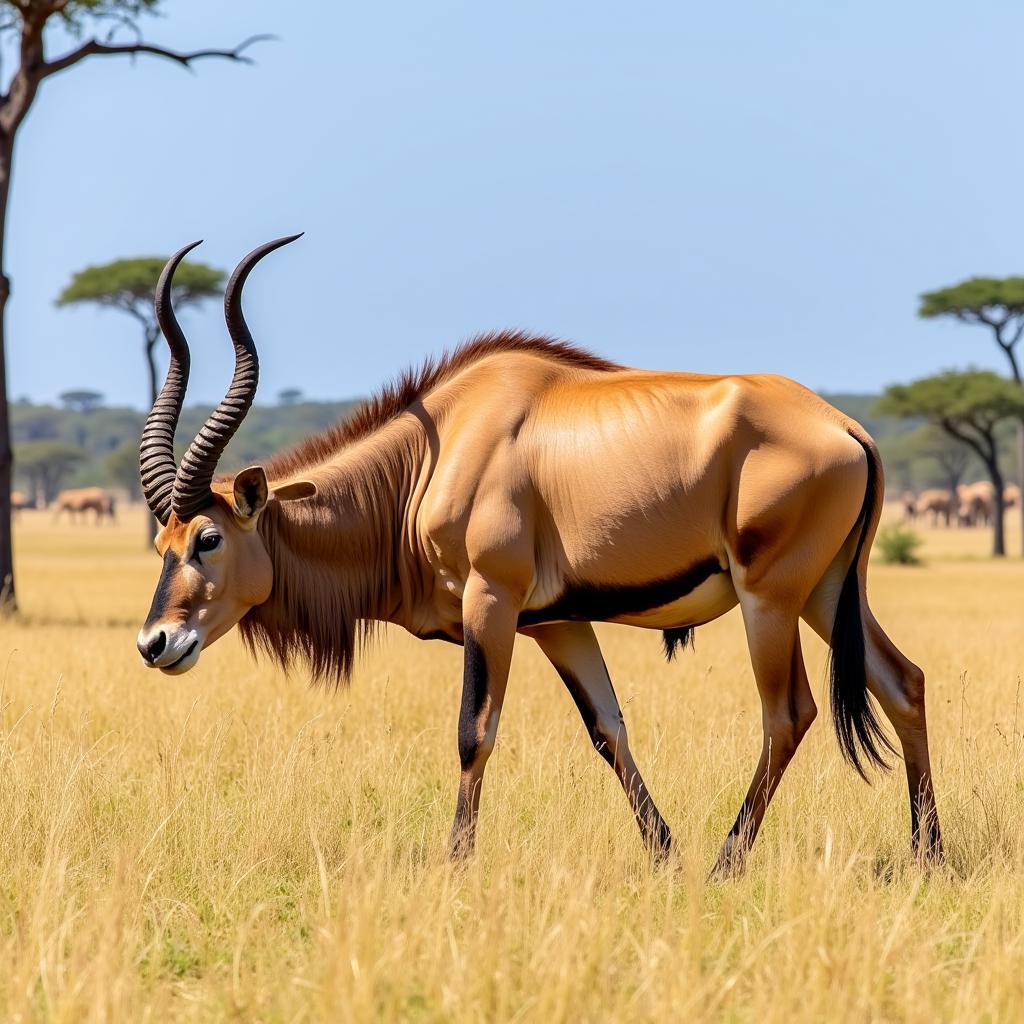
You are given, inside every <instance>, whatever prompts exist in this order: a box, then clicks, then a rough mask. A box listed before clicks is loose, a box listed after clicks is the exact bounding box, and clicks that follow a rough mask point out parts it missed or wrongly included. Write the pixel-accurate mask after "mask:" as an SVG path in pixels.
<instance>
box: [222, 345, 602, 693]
mask: <svg viewBox="0 0 1024 1024" xmlns="http://www.w3.org/2000/svg"><path fill="white" fill-rule="evenodd" d="M500 352H527V353H531V354H536V355H538V356H541V357H543V358H548V359H551V360H554V361H557V362H560V363H563V364H569V365H573V366H579V367H581V368H583V369H588V370H597V371H602V372H607V371H611V370H614V369H617V368H618V367H617V366H616V365H615V364H614V363H610V362H607V361H606V360H604V359H600V358H598V357H596V356H592V355H589V354H588V353H586V352H584V351H582V350H581V349H577V348H574V347H573V346H571V345H568V344H566V343H564V342H559V341H551V340H549V339H546V338H538V337H533V336H529V335H525V334H521V333H518V332H506V333H502V334H487V335H483V336H481V337H478V338H476V339H474V340H473V341H471V342H469V343H468V344H466V345H464V346H463V347H461V348H459V349H457V350H456V351H455V352H454V353H450V354H446V355H444V356H442V357H441V359H439V360H437V361H433V360H431V361H428V362H426V363H424V365H423V366H422V367H421V368H420V369H419V370H418V371H416V372H412V371H409V372H406V373H405V374H403V376H402V377H401V378H399V380H398V381H397V382H395V383H394V384H391V385H389V386H388V387H386V388H384V389H383V390H382V391H381V392H380V394H378V395H377V396H376V397H375V398H373V399H371V400H370V401H369V402H367V403H366V404H365V405H363V406H361V407H360V409H359V410H358V411H357V412H356V413H355V414H354V415H353V416H352V417H351V418H350V419H347V420H344V421H342V422H340V423H338V424H337V425H335V426H333V427H331V428H330V429H329V430H327V431H326V432H325V433H323V434H320V435H318V436H316V437H312V438H309V439H307V440H306V441H304V442H302V443H301V444H300V445H299V446H298V447H296V448H294V449H293V450H291V451H290V452H285V453H283V454H280V455H276V456H274V457H273V458H272V459H271V460H270V461H269V462H268V463H267V464H266V467H265V468H266V472H267V476H268V478H269V479H270V480H271V481H272V482H273V481H280V480H284V479H287V478H288V477H293V476H295V475H297V474H299V473H301V472H302V471H303V470H309V469H312V468H313V467H315V466H318V465H322V464H323V463H325V462H328V461H329V460H330V459H331V458H332V457H333V456H336V455H337V454H338V453H339V452H341V451H342V450H343V449H346V448H349V447H350V446H352V445H354V444H355V443H356V442H357V441H360V440H362V439H363V438H366V437H368V436H370V435H371V434H374V433H376V432H377V431H379V430H380V429H381V428H383V427H384V426H386V425H387V424H389V423H392V422H393V421H394V420H396V419H397V418H398V417H399V416H400V415H401V414H402V413H403V412H405V411H406V410H407V409H408V408H409V407H410V406H411V405H412V404H413V403H414V402H416V401H418V400H419V399H421V398H423V397H424V396H425V395H426V394H427V393H428V392H430V391H431V390H432V389H433V388H435V387H437V386H438V385H439V384H441V383H443V382H444V381H445V380H448V379H450V378H451V377H452V376H454V375H455V374H456V373H457V372H459V371H460V370H462V369H464V368H465V367H467V366H469V365H470V364H472V363H475V362H477V361H478V360H480V359H483V358H485V357H487V356H490V355H494V354H496V353H500ZM417 437H418V434H417V433H416V432H415V431H412V430H410V431H399V432H398V434H397V435H396V436H395V437H394V438H392V439H389V441H388V443H387V444H385V445H383V446H374V450H373V452H372V453H370V452H369V451H367V452H365V453H364V452H362V451H358V452H355V453H354V455H355V457H354V458H352V459H346V461H345V465H344V469H343V470H340V471H339V472H337V473H336V474H333V475H332V476H331V477H330V478H329V482H328V483H327V484H326V485H325V484H324V483H323V481H322V480H319V478H318V486H319V487H320V491H319V493H318V494H317V496H316V497H315V498H311V499H309V500H307V501H302V502H295V503H289V504H288V505H281V504H278V503H276V502H271V503H270V505H268V507H267V509H266V511H265V512H264V513H263V515H262V516H261V518H260V524H259V530H260V533H261V535H262V537H263V540H264V543H265V545H266V548H267V552H268V553H269V555H270V559H271V562H272V564H273V572H274V586H273V590H272V592H271V595H270V597H269V599H268V600H267V601H266V602H264V603H263V604H262V605H259V606H258V607H256V608H253V609H251V611H250V612H249V613H248V614H247V615H246V616H245V617H244V618H243V619H242V621H241V623H240V624H239V628H240V631H241V634H242V639H243V640H244V642H245V643H246V644H247V645H248V646H249V648H250V649H251V650H253V652H255V651H256V650H257V649H260V650H263V651H266V652H267V653H268V654H269V655H270V656H271V657H273V658H274V659H275V660H276V661H278V662H279V663H280V664H281V666H282V667H284V668H285V669H287V668H288V667H289V666H290V665H291V664H292V663H293V662H294V661H296V660H298V661H303V662H305V663H306V664H307V665H308V666H309V669H310V671H311V673H312V675H313V678H314V680H316V681H321V680H324V681H330V682H334V683H340V682H343V681H345V680H346V679H347V678H348V677H349V675H350V673H351V671H352V667H353V664H354V662H355V655H356V652H357V651H358V649H359V648H360V646H361V645H362V643H363V642H364V641H365V640H367V639H368V638H369V637H370V636H371V635H372V633H373V631H374V629H375V628H376V626H377V624H378V622H379V620H380V619H382V618H385V617H386V616H387V614H388V612H389V611H390V604H391V603H393V601H394V595H395V593H396V588H397V587H398V586H399V581H398V571H399V570H398V562H399V557H400V556H399V549H400V545H401V536H402V533H403V528H404V522H403V519H404V515H405V508H406V506H407V502H408V499H409V494H410V489H411V487H412V486H413V480H414V478H415V477H416V475H417V472H418V468H419V463H420V461H421V460H422V457H423V452H422V445H421V444H420V443H418V441H417Z"/></svg>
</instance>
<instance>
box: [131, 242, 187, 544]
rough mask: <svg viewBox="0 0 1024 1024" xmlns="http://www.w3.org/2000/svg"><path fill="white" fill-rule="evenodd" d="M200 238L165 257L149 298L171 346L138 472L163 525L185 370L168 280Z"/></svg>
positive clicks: (171, 485) (184, 346)
mask: <svg viewBox="0 0 1024 1024" xmlns="http://www.w3.org/2000/svg"><path fill="white" fill-rule="evenodd" d="M201 242H202V239H200V240H199V241H198V242H192V243H191V244H190V245H186V246H184V247H183V248H181V249H179V250H178V251H177V252H176V253H175V254H174V255H173V256H172V257H171V258H170V259H169V260H168V261H167V263H166V264H165V265H164V269H163V271H162V272H161V274H160V280H159V281H157V285H156V294H155V296H154V299H153V309H154V311H155V312H156V321H157V323H158V324H159V325H160V330H161V332H162V333H163V336H164V338H165V339H166V341H167V346H168V348H170V350H171V363H170V366H168V367H167V376H166V378H165V379H164V386H163V387H162V388H161V389H160V394H159V395H157V399H156V401H155V402H154V403H153V408H152V409H151V410H150V412H149V416H148V417H146V425H145V426H144V427H143V428H142V438H141V440H140V441H139V476H140V478H141V480H142V493H143V494H144V495H145V497H146V504H147V505H149V508H150V511H151V512H152V513H153V515H155V516H156V517H157V519H158V520H159V521H160V523H161V524H162V525H164V526H166V525H167V520H168V518H169V517H170V514H171V495H172V493H173V490H174V479H175V476H176V474H177V470H178V464H177V461H176V460H175V458H174V430H175V428H176V427H177V425H178V417H179V416H180V415H181V405H182V402H184V401H185V388H186V387H187V386H188V370H189V353H188V342H187V341H186V340H185V335H184V333H182V330H181V327H180V326H179V325H178V321H177V319H176V317H175V316H174V308H173V306H172V305H171V284H172V281H173V278H174V272H175V270H177V269H178V264H179V263H180V262H181V261H182V260H183V259H184V258H185V256H186V255H187V254H188V253H190V252H191V251H192V250H193V249H194V248H195V247H196V246H197V245H199V244H200V243H201Z"/></svg>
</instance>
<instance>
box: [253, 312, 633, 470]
mask: <svg viewBox="0 0 1024 1024" xmlns="http://www.w3.org/2000/svg"><path fill="white" fill-rule="evenodd" d="M501 352H525V353H530V354H532V355H537V356H540V357H542V358H545V359H550V360H552V361H553V362H558V363H562V364H568V365H570V366H578V367H580V368H581V369H585V370H596V371H599V372H609V371H612V370H619V369H621V367H620V366H619V365H618V364H616V363H612V362H610V361H609V360H607V359H602V358H601V357H600V356H595V355H591V354H590V353H589V352H586V351H585V350H584V349H581V348H577V347H576V346H575V345H570V344H569V343H568V342H565V341H556V340H554V339H552V338H544V337H540V336H537V335H532V334H528V333H526V332H524V331H494V332H491V333H489V334H480V335H477V337H475V338H472V339H471V340H470V341H468V342H466V343H465V344H464V345H460V346H459V347H458V348H457V349H455V350H454V351H453V352H446V353H444V354H443V355H442V356H441V358H440V359H432V358H431V359H427V360H426V361H425V362H424V363H423V365H422V366H420V368H419V369H411V368H410V369H408V370H406V371H405V372H404V373H403V374H402V375H401V376H400V377H399V378H398V379H397V380H395V381H392V382H391V383H390V384H387V385H385V387H384V388H382V389H381V390H380V391H379V392H378V393H377V394H376V395H375V396H374V397H373V398H371V399H370V400H369V401H367V402H364V403H363V404H362V405H361V406H359V408H358V409H357V410H356V411H355V412H354V413H353V414H352V415H351V416H349V417H348V418H347V419H344V420H341V421H340V422H338V423H336V424H335V425H334V426H332V427H329V428H328V429H327V430H325V431H324V432H323V433H321V434H317V435H315V436H313V437H310V438H307V439H306V440H305V441H303V442H301V443H300V444H299V445H297V446H296V447H295V448H292V449H291V450H290V451H286V452H281V453H279V454H277V455H275V456H274V457H273V458H271V459H270V461H269V462H267V464H266V466H265V467H264V468H265V469H266V471H267V477H268V478H269V479H270V480H283V479H285V478H287V477H289V476H293V475H294V474H296V473H298V472H300V471H301V470H303V469H308V468H309V467H311V466H315V465H318V464H319V463H322V462H324V461H326V460H327V459H329V458H330V457H331V456H332V455H334V454H336V453H337V452H339V451H340V450H341V449H342V448H346V447H348V446H349V445H351V444H354V443H355V442H356V441H360V440H362V439H363V438H365V437H368V436H369V435H370V434H373V433H376V431H378V430H380V429H381V427H383V426H385V425H386V424H388V423H390V422H391V421H392V420H394V419H396V418H397V417H398V416H401V415H402V413H403V412H405V411H406V410H407V409H408V408H409V407H410V406H411V405H412V404H413V403H415V402H417V401H418V400H419V399H421V398H423V397H425V396H426V395H427V394H429V392H431V391H432V390H433V389H434V388H436V387H437V386H438V385H439V384H442V383H444V381H446V380H448V379H450V378H451V377H454V376H455V374H457V373H458V372H459V371H460V370H464V369H465V368H466V367H467V366H470V365H471V364H472V363H476V362H479V361H480V360H481V359H486V358H487V357H488V356H492V355H496V354H498V353H501Z"/></svg>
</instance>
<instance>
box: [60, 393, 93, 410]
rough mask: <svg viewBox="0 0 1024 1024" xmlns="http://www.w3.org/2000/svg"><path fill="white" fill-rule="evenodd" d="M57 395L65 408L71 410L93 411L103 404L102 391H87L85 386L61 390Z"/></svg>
mask: <svg viewBox="0 0 1024 1024" xmlns="http://www.w3.org/2000/svg"><path fill="white" fill-rule="evenodd" d="M57 397H58V398H59V399H60V401H61V404H62V405H63V406H64V408H65V409H71V410H72V411H73V412H93V411H94V410H95V409H98V408H99V407H100V406H101V405H102V404H103V392H102V391H89V390H87V389H85V388H82V389H78V390H72V391H62V392H61V393H60V394H59V395H58V396H57Z"/></svg>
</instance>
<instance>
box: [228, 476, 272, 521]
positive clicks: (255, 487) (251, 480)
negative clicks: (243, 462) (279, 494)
mask: <svg viewBox="0 0 1024 1024" xmlns="http://www.w3.org/2000/svg"><path fill="white" fill-rule="evenodd" d="M269 497H270V487H269V486H268V485H267V474H266V473H265V472H264V471H263V467H262V466H250V467H249V468H248V469H243V470H242V472H241V473H239V474H238V476H236V477H235V483H234V499H235V515H236V516H238V518H239V519H255V518H256V516H258V515H259V514H260V512H262V511H263V508H264V506H265V505H266V504H267V499H268V498H269Z"/></svg>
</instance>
